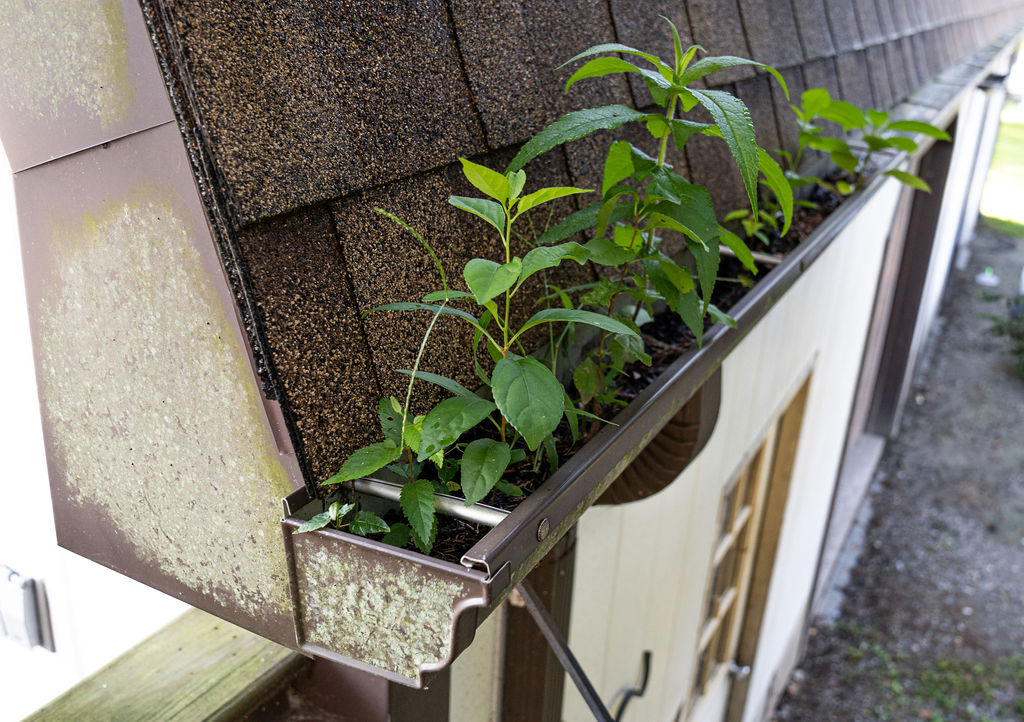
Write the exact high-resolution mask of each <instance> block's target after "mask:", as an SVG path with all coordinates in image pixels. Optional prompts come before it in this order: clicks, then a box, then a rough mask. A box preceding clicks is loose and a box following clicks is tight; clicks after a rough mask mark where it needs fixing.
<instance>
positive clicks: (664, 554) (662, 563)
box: [627, 454, 705, 722]
mask: <svg viewBox="0 0 1024 722" xmlns="http://www.w3.org/2000/svg"><path fill="white" fill-rule="evenodd" d="M703 458H705V457H704V455H703V454H702V455H700V456H698V457H697V458H696V459H695V460H694V461H693V462H692V463H691V464H690V465H689V466H688V467H687V468H686V469H685V470H684V471H683V473H682V474H681V475H680V476H679V478H677V479H676V480H675V481H674V482H673V483H672V484H671V485H669V486H668V487H667V488H666V489H665V490H663V491H662V492H660V493H659V494H656V495H655V496H654V497H652V498H651V499H647V500H645V501H644V502H642V503H643V504H644V505H653V506H654V508H653V509H652V510H651V515H652V521H653V525H654V527H655V528H656V533H657V535H658V545H657V547H656V548H655V549H654V550H653V555H654V567H655V574H656V576H657V584H658V587H659V590H658V593H653V594H648V595H647V598H646V600H644V604H643V605H642V606H641V607H639V609H643V611H644V627H643V639H644V643H645V645H646V646H645V648H646V649H650V650H651V651H652V653H653V654H652V657H651V675H650V681H649V686H648V691H647V694H645V695H644V696H643V697H642V698H640V699H637V700H634V701H633V702H631V703H630V704H631V708H630V712H629V716H628V718H627V722H628V720H659V719H671V717H672V714H673V713H674V710H675V707H674V706H671V703H670V702H669V701H668V698H669V696H670V695H671V696H672V697H673V698H674V697H675V696H676V693H677V692H678V690H679V688H680V687H681V686H683V684H684V682H683V680H682V679H675V678H674V677H673V676H672V672H671V671H670V668H671V662H672V660H673V658H674V657H677V656H678V653H677V651H676V650H674V649H673V648H672V644H671V641H672V631H673V626H674V624H675V620H676V616H677V612H678V610H679V608H680V607H681V606H682V604H683V602H682V601H681V597H685V596H687V595H690V594H692V591H691V589H690V588H691V587H692V586H693V585H692V583H691V584H687V583H686V582H687V580H686V571H685V570H686V569H687V568H693V567H694V561H695V560H693V559H691V556H692V555H691V550H690V547H689V545H688V544H687V529H689V528H690V526H691V524H692V516H693V515H694V514H699V513H701V512H702V509H701V508H700V506H699V505H698V504H696V503H694V498H695V491H696V485H697V479H699V478H700V475H701V468H702V460H703ZM632 707H636V710H635V711H634V710H633V709H632Z"/></svg>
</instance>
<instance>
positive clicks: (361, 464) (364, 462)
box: [320, 440, 402, 486]
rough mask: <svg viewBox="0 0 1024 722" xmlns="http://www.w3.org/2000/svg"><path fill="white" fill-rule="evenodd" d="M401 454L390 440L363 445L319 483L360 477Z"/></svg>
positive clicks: (326, 483)
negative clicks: (332, 473)
mask: <svg viewBox="0 0 1024 722" xmlns="http://www.w3.org/2000/svg"><path fill="white" fill-rule="evenodd" d="M401 454H402V450H401V449H400V448H399V447H398V445H397V444H395V442H393V441H391V440H388V441H380V442H378V443H376V444H370V445H369V446H364V447H363V448H361V449H358V450H356V451H355V452H354V453H353V454H352V455H351V456H349V457H348V458H347V459H345V463H344V464H342V465H341V468H340V469H338V473H337V474H335V475H334V476H332V477H331V478H330V479H328V480H327V481H324V482H321V484H320V485H321V486H327V485H329V484H340V483H342V482H344V481H352V480H353V479H361V478H362V477H364V476H367V475H368V474H372V473H373V472H375V471H379V470H380V469H383V468H384V467H385V466H387V465H388V464H390V463H391V462H392V461H395V460H396V459H397V458H398V457H399V456H401Z"/></svg>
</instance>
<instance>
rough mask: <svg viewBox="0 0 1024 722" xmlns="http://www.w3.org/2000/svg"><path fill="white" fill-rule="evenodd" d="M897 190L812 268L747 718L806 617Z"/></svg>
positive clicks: (884, 194)
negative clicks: (788, 475) (799, 428)
mask: <svg viewBox="0 0 1024 722" xmlns="http://www.w3.org/2000/svg"><path fill="white" fill-rule="evenodd" d="M898 194H899V188H898V186H897V184H896V183H895V182H892V183H890V184H889V185H888V186H887V187H886V188H884V189H883V190H882V191H881V192H880V193H879V194H878V195H877V196H876V197H875V198H873V199H872V201H871V204H870V205H869V207H868V208H867V209H865V211H864V213H862V215H861V217H860V219H859V222H858V223H857V224H856V225H851V226H850V227H848V228H847V229H846V230H845V231H844V232H843V234H842V237H841V238H839V239H837V240H836V242H835V243H834V244H833V245H832V246H831V247H830V248H829V249H828V250H827V251H826V252H825V255H824V256H823V257H822V258H821V259H819V261H818V262H817V263H816V264H815V266H814V269H813V272H814V273H815V274H818V275H817V281H816V283H815V284H814V286H815V287H812V288H809V289H808V290H810V291H815V292H816V293H814V294H813V296H812V297H811V299H812V301H813V303H814V304H815V308H816V310H815V312H814V313H812V314H810V315H811V316H812V317H813V318H814V321H815V322H816V323H817V325H818V326H819V329H820V332H821V333H820V343H819V344H818V346H819V351H818V356H817V359H816V362H815V366H814V378H813V382H812V387H811V393H810V395H809V397H808V402H807V409H806V412H805V418H804V426H803V428H804V433H803V437H802V439H801V444H800V448H799V450H798V452H797V457H796V460H795V466H794V470H793V479H792V486H791V489H790V494H789V499H788V503H787V509H786V516H785V521H784V526H783V532H782V538H781V539H780V542H779V548H778V554H777V557H776V564H775V569H774V573H773V576H772V579H773V581H772V588H771V591H770V595H769V599H768V604H767V607H766V609H765V621H764V624H763V625H762V628H761V629H762V633H761V639H760V641H759V645H758V657H757V659H756V660H755V663H754V665H753V669H754V672H753V675H752V677H751V682H750V691H749V696H748V705H747V709H746V719H749V720H753V719H756V718H757V715H758V714H759V713H760V711H761V709H762V706H763V703H764V696H765V695H766V694H767V692H768V686H769V684H770V682H771V679H772V677H773V676H774V675H775V674H776V671H777V668H778V665H779V664H780V662H781V659H780V655H781V654H782V653H783V650H785V648H786V643H787V642H788V641H789V639H790V638H791V637H792V635H793V634H795V633H796V632H797V631H798V629H799V625H800V624H801V623H802V622H803V611H804V608H805V603H806V600H807V597H808V595H809V594H810V589H811V585H812V583H813V578H814V571H815V567H816V562H817V552H818V549H819V547H820V542H821V537H822V535H823V533H824V529H825V524H826V522H827V518H828V510H829V502H830V499H831V495H832V484H833V483H834V481H835V476H836V472H837V470H838V464H839V461H840V455H841V453H842V444H843V440H844V438H845V433H846V422H847V419H848V416H849V409H850V404H851V402H852V398H853V391H854V388H855V385H856V381H857V377H858V374H859V368H860V360H861V356H862V349H863V343H864V339H865V337H866V333H867V325H868V323H869V321H870V315H871V310H872V308H873V305H874V289H875V279H877V276H878V271H879V269H880V267H881V262H882V253H883V250H884V238H885V236H886V235H887V229H888V228H889V224H890V223H891V218H892V215H893V212H894V210H895V205H896V199H897V197H898ZM793 300H794V301H797V300H801V299H798V297H796V296H794V297H793Z"/></svg>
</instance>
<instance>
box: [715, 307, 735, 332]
mask: <svg viewBox="0 0 1024 722" xmlns="http://www.w3.org/2000/svg"><path fill="white" fill-rule="evenodd" d="M708 315H709V316H710V317H711V320H712V321H714V322H715V323H721V324H725V325H726V326H728V327H729V328H736V319H734V318H733V317H732V316H730V315H729V314H727V313H725V312H724V311H722V310H720V309H719V308H718V307H717V306H715V304H713V303H709V304H708Z"/></svg>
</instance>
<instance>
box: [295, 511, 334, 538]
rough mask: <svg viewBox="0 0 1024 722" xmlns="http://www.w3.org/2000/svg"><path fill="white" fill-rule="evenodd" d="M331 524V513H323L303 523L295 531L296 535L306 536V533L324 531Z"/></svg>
mask: <svg viewBox="0 0 1024 722" xmlns="http://www.w3.org/2000/svg"><path fill="white" fill-rule="evenodd" d="M330 523H331V515H330V513H329V512H326V511H324V512H321V513H319V514H317V515H315V516H312V517H310V518H309V521H304V522H302V525H301V526H299V528H298V529H296V530H295V532H294V533H295V534H305V533H306V532H311V531H316V530H317V529H323V528H324V527H325V526H327V525H328V524H330Z"/></svg>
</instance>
